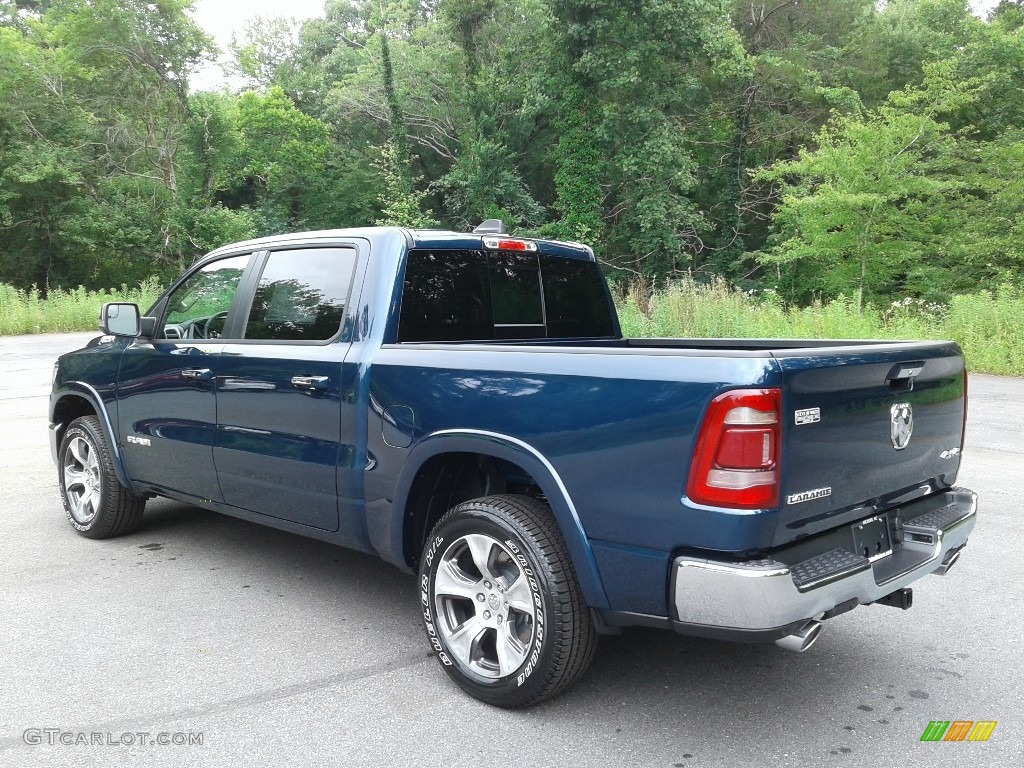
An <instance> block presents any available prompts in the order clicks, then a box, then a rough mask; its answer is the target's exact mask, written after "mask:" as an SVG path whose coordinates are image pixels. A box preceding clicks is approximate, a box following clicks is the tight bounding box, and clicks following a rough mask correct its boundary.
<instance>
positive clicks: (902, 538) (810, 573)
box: [671, 489, 978, 637]
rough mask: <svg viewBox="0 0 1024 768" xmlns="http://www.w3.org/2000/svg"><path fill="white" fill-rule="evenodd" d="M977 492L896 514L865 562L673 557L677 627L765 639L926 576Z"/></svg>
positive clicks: (957, 532)
mask: <svg viewBox="0 0 1024 768" xmlns="http://www.w3.org/2000/svg"><path fill="white" fill-rule="evenodd" d="M977 500H978V497H977V495H976V494H974V493H972V492H971V491H967V490H961V489H955V490H952V491H948V492H945V493H941V494H936V495H935V496H931V497H929V498H927V499H922V500H921V501H920V502H915V503H914V504H911V505H908V506H907V508H906V509H905V510H902V511H901V513H900V526H899V527H898V529H897V531H896V532H895V538H896V541H895V543H894V544H893V548H892V553H891V554H889V555H886V556H884V557H879V558H876V559H873V560H869V559H868V558H867V557H864V556H859V555H857V554H855V553H854V552H853V551H852V550H853V547H852V540H851V546H850V548H849V551H845V550H839V549H837V550H832V551H830V552H826V553H823V554H822V555H819V556H818V557H815V558H812V559H811V560H808V561H805V562H801V563H796V564H793V565H785V564H783V563H780V562H777V561H775V560H772V559H766V560H755V561H747V562H740V563H737V562H726V561H718V560H714V559H701V558H696V557H686V556H684V557H677V558H676V559H675V560H674V561H673V564H672V579H671V584H672V607H673V610H674V614H675V615H674V616H673V619H674V622H673V623H674V626H675V628H676V630H677V631H680V632H684V633H687V634H696V635H726V636H728V635H731V634H735V635H737V636H743V635H747V636H751V637H754V636H757V635H764V636H768V637H770V636H772V635H777V636H778V635H782V634H785V633H786V631H787V629H788V628H791V627H793V626H794V625H799V624H801V623H803V622H805V621H807V620H809V619H813V618H820V617H821V616H822V615H826V614H829V613H830V612H831V613H832V614H833V615H834V614H835V613H839V612H841V611H844V610H849V609H850V608H853V607H855V606H856V605H863V604H865V603H871V602H874V601H876V600H879V599H881V598H882V597H885V596H886V595H888V594H890V593H892V592H894V591H895V590H897V589H900V588H901V587H906V586H908V585H909V584H911V583H913V582H914V581H917V580H918V579H920V578H922V577H923V576H927V575H928V574H930V573H944V572H945V571H947V570H948V569H949V567H950V566H951V565H952V563H953V562H954V561H955V559H956V558H957V557H958V556H959V553H960V550H961V549H962V548H963V547H964V545H965V544H966V543H967V537H968V535H969V534H970V533H971V530H972V529H973V528H974V523H975V520H976V516H977Z"/></svg>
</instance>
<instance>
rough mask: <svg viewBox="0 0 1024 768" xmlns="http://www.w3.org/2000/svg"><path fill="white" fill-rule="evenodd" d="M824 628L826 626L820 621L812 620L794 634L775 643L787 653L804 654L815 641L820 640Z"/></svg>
mask: <svg viewBox="0 0 1024 768" xmlns="http://www.w3.org/2000/svg"><path fill="white" fill-rule="evenodd" d="M823 626H824V624H822V623H821V622H820V621H815V620H814V619H811V620H810V621H808V622H807V623H806V624H804V625H803V626H802V627H800V629H798V630H797V631H796V632H794V633H793V634H791V635H786V636H785V637H780V638H779V639H778V640H776V641H775V644H776V645H777V646H779V647H780V648H785V649H786V650H787V651H795V652H796V653H803V652H804V651H806V650H808V649H810V647H811V646H812V645H814V643H815V641H816V640H817V639H818V635H820V634H821V628H822V627H823Z"/></svg>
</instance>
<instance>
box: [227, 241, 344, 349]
mask: <svg viewBox="0 0 1024 768" xmlns="http://www.w3.org/2000/svg"><path fill="white" fill-rule="evenodd" d="M355 267H356V252H355V249H353V248H302V249H295V250H289V251H274V252H272V253H271V254H270V255H269V256H268V257H267V263H266V265H265V266H264V267H263V272H262V274H261V275H260V280H259V283H258V284H257V287H256V294H255V296H254V297H253V302H252V308H251V309H250V310H249V317H248V319H247V321H246V324H245V338H246V339H263V340H267V341H327V340H328V339H331V338H333V337H334V336H336V335H337V334H338V332H339V331H340V330H341V321H342V319H343V317H344V315H345V304H346V302H347V301H348V294H349V289H350V288H351V286H352V276H353V274H354V273H355Z"/></svg>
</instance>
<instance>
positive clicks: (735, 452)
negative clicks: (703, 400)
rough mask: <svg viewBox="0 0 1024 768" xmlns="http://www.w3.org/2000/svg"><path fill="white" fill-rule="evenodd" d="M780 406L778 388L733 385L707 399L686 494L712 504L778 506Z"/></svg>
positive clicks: (755, 506)
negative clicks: (731, 387) (735, 386)
mask: <svg viewBox="0 0 1024 768" xmlns="http://www.w3.org/2000/svg"><path fill="white" fill-rule="evenodd" d="M781 407H782V393H781V390H779V389H738V390H733V391H732V392H726V393H724V394H721V395H719V396H718V397H716V398H715V399H714V400H712V401H711V405H710V406H709V407H708V412H707V415H705V417H704V423H703V424H701V428H700V433H699V434H698V436H697V445H696V448H694V451H693V461H692V462H691V464H690V478H689V481H688V482H687V485H686V496H687V498H689V499H690V500H691V501H694V502H696V503H698V504H709V505H712V506H716V507H735V508H739V509H766V508H768V507H776V506H778V504H779V449H780V444H781V439H780V436H781V431H782V429H781V419H780V413H781Z"/></svg>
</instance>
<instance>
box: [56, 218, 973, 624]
mask: <svg viewBox="0 0 1024 768" xmlns="http://www.w3.org/2000/svg"><path fill="white" fill-rule="evenodd" d="M536 242H537V245H538V253H541V254H545V255H548V256H555V257H560V258H566V259H577V260H593V254H592V252H591V251H590V250H589V249H588V248H586V247H585V246H580V245H575V244H568V243H553V242H547V241H536ZM339 244H340V245H344V246H345V247H349V248H355V249H357V250H358V252H359V256H358V266H357V270H356V275H355V279H354V283H353V288H352V291H351V296H350V298H349V302H348V306H347V310H346V313H345V320H344V324H343V327H342V330H341V332H340V334H339V335H338V336H337V337H336V338H334V339H331V340H329V341H326V342H323V343H305V342H303V343H285V342H274V343H267V342H258V341H248V340H244V339H242V340H229V339H211V340H209V341H203V342H200V341H198V340H193V341H189V340H168V339H161V340H155V341H154V340H147V339H141V338H140V339H124V338H118V339H114V340H108V341H105V342H103V343H97V344H94V345H91V346H90V347H89V348H86V349H83V350H79V351H77V352H73V353H70V354H68V355H65V356H63V357H62V358H61V359H60V365H59V370H58V372H57V377H56V379H55V382H54V390H53V394H52V396H51V421H53V422H55V423H56V424H61V425H62V426H64V427H66V424H62V421H61V414H62V413H70V412H71V411H72V410H73V408H72V405H71V404H72V403H73V401H72V400H71V398H81V401H82V402H87V403H88V404H89V405H90V406H91V407H92V408H93V410H96V411H98V412H99V411H101V412H102V413H103V420H104V423H105V429H106V430H107V431H108V432H109V433H110V437H111V443H112V445H113V446H115V451H116V453H117V457H116V460H117V464H118V467H117V468H118V472H119V476H120V477H122V481H123V482H124V483H125V484H126V485H129V486H130V487H132V488H134V489H135V490H137V491H139V492H150V493H158V494H163V495H167V496H170V497H172V498H178V499H183V500H186V501H192V502H196V503H198V502H202V503H205V504H208V505H209V506H210V507H211V508H213V509H217V510H219V511H221V512H225V513H227V514H232V515H236V516H238V517H242V518H245V519H249V520H255V521H258V522H261V523H264V524H267V525H271V526H275V527H278V528H281V529H283V530H289V531H293V532H297V533H302V534H304V535H309V536H312V537H315V538H318V539H322V540H325V541H331V542H334V543H337V544H340V545H344V546H347V547H351V548H354V549H357V550H361V551H364V552H373V553H376V554H378V555H380V556H381V557H382V558H384V559H385V560H387V561H389V562H391V563H394V564H396V565H398V566H400V567H402V568H406V569H408V568H409V567H410V564H412V563H413V562H414V561H415V560H416V558H417V557H418V554H419V553H418V551H417V547H418V543H417V542H415V541H412V540H411V538H410V531H409V512H410V509H411V508H412V505H413V503H414V499H412V498H411V496H410V494H411V493H412V490H413V488H414V482H415V479H416V477H417V473H418V472H419V471H420V469H421V468H423V467H424V465H425V464H426V462H428V461H430V460H431V459H433V458H435V457H437V456H441V455H443V454H450V453H459V454H474V455H477V456H484V457H489V458H490V459H491V460H493V461H497V462H501V463H502V465H503V466H514V467H518V468H519V470H521V471H522V472H523V473H524V474H526V475H529V477H530V478H532V479H533V481H534V482H535V483H536V486H537V487H538V488H539V490H540V492H541V493H542V494H543V496H544V497H545V498H546V499H547V501H548V503H549V504H550V506H551V509H552V514H553V515H554V516H555V518H556V520H557V521H558V524H559V527H560V529H561V531H562V534H563V537H564V538H565V541H566V544H567V547H568V551H569V553H570V556H571V558H572V561H573V564H574V567H575V569H576V572H577V574H578V576H579V580H580V584H581V587H582V590H583V593H584V598H585V599H586V601H587V603H588V604H589V605H590V606H591V607H594V608H599V609H611V610H614V611H622V612H631V613H639V614H647V615H652V616H668V615H669V607H668V595H669V591H668V590H669V587H668V569H669V566H670V563H671V560H672V558H673V557H674V556H676V555H677V554H679V553H681V552H705V553H714V554H715V555H716V556H720V557H744V556H759V555H761V554H764V553H766V552H769V551H770V550H771V549H772V548H773V547H778V546H780V545H783V544H786V543H789V542H792V541H795V540H797V539H799V538H800V537H802V536H807V535H810V534H813V533H817V532H820V531H823V530H827V529H830V528H834V527H836V526H838V525H843V524H847V523H848V522H849V521H850V520H853V519H855V518H856V516H857V515H861V516H863V515H864V514H865V510H870V509H871V508H874V507H878V506H880V505H885V504H887V503H895V502H897V501H901V500H904V499H909V498H912V497H913V496H914V494H920V493H923V492H930V491H938V490H941V489H943V488H948V487H950V486H951V485H952V483H953V481H954V479H955V476H956V471H957V469H958V467H959V456H957V457H956V460H955V461H950V460H948V459H942V458H940V456H941V453H942V451H943V450H944V449H948V448H949V447H951V446H952V445H954V444H958V442H959V436H960V434H959V433H960V419H961V418H962V414H963V398H964V392H963V386H962V371H963V361H962V358H961V356H960V353H959V349H958V348H957V347H956V346H955V345H953V344H950V343H938V342H936V343H912V342H906V343H903V342H901V343H873V342H820V343H819V342H806V341H778V340H773V341H759V340H680V339H676V340H658V339H646V340H645V339H640V340H638V339H623V338H621V335H620V334H619V326H618V321H617V319H615V320H613V327H614V331H615V333H614V337H613V338H602V339H592V340H573V341H568V340H566V341H560V340H557V339H554V340H552V339H543V340H537V341H530V342H522V341H518V342H489V343H479V342H469V343H414V344H409V343H406V344H399V343H396V339H397V330H398V318H399V314H400V310H401V300H402V287H403V275H404V270H405V264H406V258H407V255H408V253H409V251H410V250H412V249H430V250H432V251H444V250H446V249H454V250H480V249H481V248H482V239H481V236H479V235H467V234H460V233H437V232H421V231H406V230H401V229H396V228H370V229H359V230H338V231H327V232H314V233H305V234H302V235H289V236H281V237H272V238H264V239H262V240H256V241H250V242H247V243H240V244H235V245H232V246H227V247H225V248H223V249H220V250H218V251H216V252H214V253H213V254H210V256H208V257H207V258H206V259H205V260H203V261H201V262H200V263H199V264H197V265H196V267H195V268H196V269H198V268H200V267H202V265H203V264H204V263H206V262H207V261H209V260H212V259H216V258H218V257H220V256H224V255H236V254H243V255H244V254H254V258H253V259H252V260H251V262H250V267H249V270H252V269H253V266H252V264H254V263H258V262H259V261H260V259H259V256H258V255H259V254H261V253H264V252H266V251H268V250H269V251H273V250H274V249H275V248H278V247H282V248H283V247H285V246H287V247H288V248H296V247H302V246H317V247H324V246H331V245H339ZM249 278H250V276H249V274H248V270H247V273H246V276H245V277H243V278H242V280H241V283H240V285H242V286H249V288H248V290H250V291H251V290H254V289H253V288H252V286H253V285H254V284H255V279H249ZM172 289H173V286H172ZM169 290H170V289H169ZM243 290H244V289H243ZM606 298H607V300H608V305H609V308H610V311H611V307H612V304H611V301H610V297H608V296H607V295H606ZM250 300H251V297H250ZM236 303H238V304H239V306H243V307H244V306H247V304H246V302H245V301H242V302H237V301H236ZM162 306H163V305H162V304H161V302H158V303H157V304H156V305H155V307H154V308H153V311H154V312H157V313H159V312H160V311H162ZM233 307H234V305H233ZM238 311H239V310H237V309H234V308H233V309H232V314H231V316H230V317H229V318H228V319H227V321H226V326H225V327H233V324H235V323H237V321H238V317H236V313H237V312H238ZM908 361H916V362H920V363H921V365H922V373H921V374H920V376H919V381H920V385H919V386H917V387H916V388H915V389H914V390H913V391H911V392H907V393H905V394H903V393H894V391H893V389H892V385H891V383H890V382H888V381H887V379H886V376H887V375H888V372H889V371H890V369H891V368H892V366H893V365H896V364H901V363H906V362H908ZM195 368H202V369H204V370H205V369H209V371H210V375H209V378H207V379H202V380H187V379H183V378H182V375H181V371H182V370H184V369H195ZM296 376H318V377H323V382H324V384H323V386H322V388H321V389H319V390H318V391H316V392H307V391H301V390H299V389H296V388H295V387H294V386H293V383H292V379H293V377H296ZM764 387H779V388H781V389H782V392H783V413H784V414H792V413H793V412H794V411H795V410H797V409H804V408H819V409H820V412H821V414H822V417H821V420H820V422H819V423H817V424H813V425H810V426H809V427H804V426H797V425H796V424H794V423H787V424H784V425H783V431H782V448H781V456H782V459H781V466H782V479H781V491H782V494H783V496H784V497H785V495H786V494H790V493H799V492H800V491H805V490H808V489H812V488H816V487H819V486H821V485H829V486H831V487H832V495H831V496H830V497H829V498H825V499H820V500H816V501H812V502H809V503H807V504H803V505H799V506H798V505H786V504H784V503H783V504H781V505H780V507H779V508H774V509H763V510H735V509H722V508H716V507H706V506H702V505H698V504H695V503H693V502H691V501H690V500H689V499H687V498H686V495H685V491H686V484H687V477H688V473H689V465H690V460H691V457H692V456H693V452H694V447H695V441H696V439H697V432H698V429H699V427H700V424H701V422H702V419H703V417H704V414H705V412H706V410H707V408H708V404H709V403H710V402H711V400H712V399H713V398H714V397H715V396H716V395H718V394H720V393H721V392H723V391H726V390H729V389H737V388H764ZM894 398H895V399H899V400H906V401H907V402H912V403H913V405H914V408H915V409H917V412H918V413H920V414H921V416H920V424H921V426H920V427H918V429H919V430H920V432H919V433H918V434H917V435H916V436H915V438H916V442H915V444H914V446H913V448H914V449H913V450H912V451H908V452H906V453H904V454H900V455H898V457H897V458H893V451H892V449H891V446H888V439H889V436H888V431H887V430H888V420H889V415H888V408H889V407H890V404H891V403H892V402H894ZM75 402H77V401H75ZM60 429H61V427H56V428H55V430H56V433H57V434H58V437H59V432H60ZM128 436H139V437H146V438H149V439H150V441H151V444H150V445H148V446H140V445H138V444H136V443H134V442H132V443H129V442H128V441H127V437H128ZM922 489H923V490H922Z"/></svg>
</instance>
